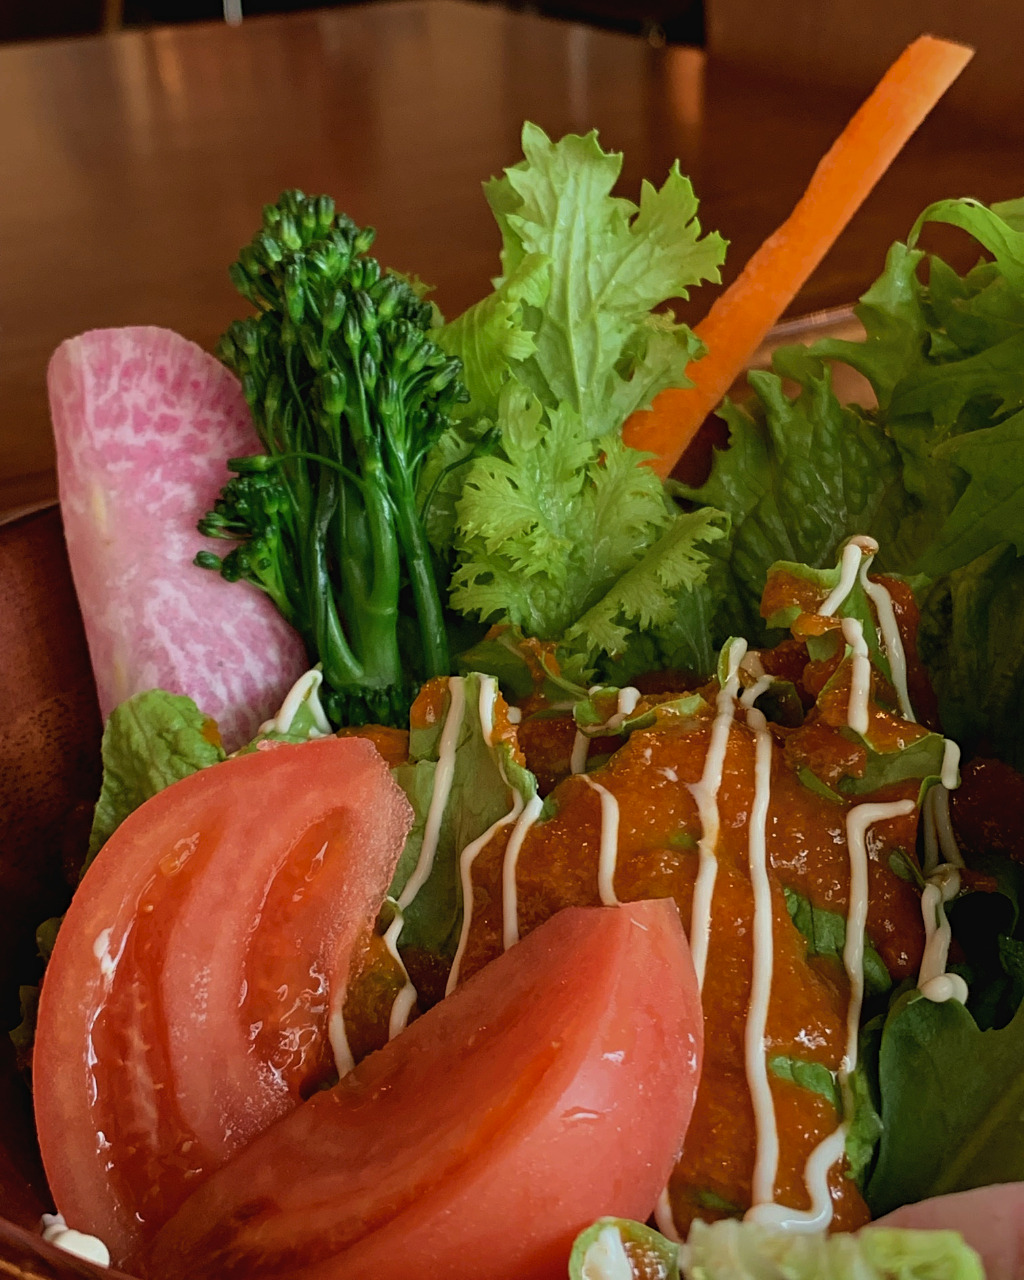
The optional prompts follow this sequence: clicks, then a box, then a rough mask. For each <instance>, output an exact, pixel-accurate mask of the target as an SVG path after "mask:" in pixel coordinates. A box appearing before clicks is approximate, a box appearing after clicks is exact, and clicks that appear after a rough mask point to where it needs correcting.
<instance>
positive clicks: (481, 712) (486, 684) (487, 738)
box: [477, 676, 498, 747]
mask: <svg viewBox="0 0 1024 1280" xmlns="http://www.w3.org/2000/svg"><path fill="white" fill-rule="evenodd" d="M479 679H480V697H479V699H478V701H477V715H478V716H479V717H480V732H481V733H482V734H483V737H484V742H486V743H487V745H488V746H489V747H493V746H494V704H495V703H496V702H497V701H498V682H497V680H495V678H494V677H493V676H480V677H479Z"/></svg>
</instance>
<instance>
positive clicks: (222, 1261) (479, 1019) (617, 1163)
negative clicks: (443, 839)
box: [146, 900, 703, 1280]
mask: <svg viewBox="0 0 1024 1280" xmlns="http://www.w3.org/2000/svg"><path fill="white" fill-rule="evenodd" d="M702 1047H703V1026H702V1019H701V1010H700V998H699V995H698V991H697V984H696V979H695V977H694V973H693V966H692V963H691V960H690V953H689V948H688V947H687V944H686V939H685V936H684V934H683V931H682V928H681V926H680V923H679V916H678V913H677V911H676V907H675V905H674V903H672V902H671V901H669V900H661V901H658V902H639V903H631V904H630V905H628V906H622V907H611V908H607V907H596V908H594V907H591V908H570V909H568V910H565V911H562V912H560V913H559V914H558V915H556V916H553V917H552V918H551V919H550V920H549V921H547V922H546V923H545V924H543V925H541V926H540V928H538V929H536V930H534V931H533V932H532V933H530V934H529V935H528V936H527V937H526V938H525V939H524V940H523V941H522V942H520V943H519V944H518V945H517V946H515V947H513V948H512V949H511V950H510V951H507V952H506V953H505V954H504V955H503V956H501V957H500V958H499V959H498V960H495V961H494V962H493V963H492V964H490V965H488V966H487V967H486V968H484V969H482V970H481V971H480V972H479V973H478V974H477V975H476V976H475V977H473V978H472V979H470V981H469V982H467V983H466V984H465V985H464V986H460V987H459V988H458V989H457V990H456V991H455V992H454V994H453V995H451V996H449V997H448V999H447V1000H444V1001H442V1003H441V1004H439V1005H436V1006H435V1007H434V1008H433V1009H431V1010H430V1011H429V1012H428V1013H426V1014H424V1015H423V1017H421V1018H420V1019H418V1020H417V1021H416V1022H414V1023H413V1024H412V1025H411V1026H410V1027H409V1028H408V1030H406V1031H405V1032H403V1034H402V1035H401V1036H399V1037H398V1038H397V1039H395V1040H392V1041H391V1042H390V1043H389V1044H388V1045H387V1047H386V1048H384V1049H382V1050H380V1051H379V1052H377V1053H375V1054H371V1055H370V1057H368V1058H366V1059H364V1061H363V1062H362V1063H360V1065H359V1066H358V1067H357V1068H356V1070H355V1071H354V1072H352V1074H351V1075H349V1076H347V1077H345V1078H344V1079H343V1080H342V1081H341V1082H340V1083H339V1084H338V1085H337V1086H336V1087H335V1088H334V1089H332V1090H330V1091H329V1092H324V1093H320V1094H317V1095H316V1097H314V1098H311V1099H310V1100H309V1101H308V1102H306V1103H305V1104H304V1105H303V1106H302V1107H300V1108H298V1109H297V1110H296V1111H293V1112H292V1113H291V1114H290V1115H289V1116H287V1117H286V1118H285V1119H283V1120H281V1121H279V1122H278V1123H277V1124H276V1125H274V1126H273V1127H272V1128H271V1129H269V1130H268V1131H267V1132H266V1133H264V1134H263V1135H262V1136H261V1137H259V1138H257V1139H256V1141H255V1142H253V1143H252V1145H251V1146H249V1147H247V1148H246V1150H245V1151H243V1152H242V1153H241V1154H240V1155H238V1156H236V1157H235V1158H234V1159H233V1160H232V1161H231V1163H230V1164H228V1165H226V1166H225V1167H224V1168H222V1169H221V1170H220V1171H219V1172H218V1173H216V1174H214V1175H213V1177H211V1178H210V1179H209V1180H208V1181H207V1182H206V1184H205V1185H204V1186H203V1187H201V1188H200V1189H199V1190H198V1191H197V1192H196V1193H195V1194H194V1195H193V1196H192V1197H191V1198H190V1199H189V1200H188V1201H186V1203H185V1204H184V1205H183V1206H182V1207H181V1209H180V1210H179V1211H178V1213H177V1214H176V1215H175V1216H174V1217H173V1218H172V1219H171V1221H170V1222H169V1223H168V1224H167V1225H166V1226H165V1227H164V1228H163V1230H162V1231H161V1232H160V1234H159V1235H158V1237H157V1239H156V1241H155V1244H154V1248H153V1252H152V1254H151V1256H150V1258H149V1259H148V1260H147V1266H146V1275H147V1276H150V1277H152V1280H180V1277H182V1276H188V1277H189V1278H190V1280H200V1278H201V1277H211V1278H212V1277H218V1276H227V1275H230V1276H233V1277H237V1278H241V1277H271V1276H272V1277H274V1278H275V1280H300V1277H301V1280H314V1278H316V1280H327V1278H328V1277H335V1278H336V1277H339V1276H344V1277H345V1280H363V1278H365V1280H408V1278H409V1277H410V1276H429V1277H430V1280H476V1278H477V1277H480V1276H487V1277H488V1280H548V1278H549V1277H550V1278H551V1280H554V1277H563V1276H564V1275H565V1271H566V1264H567V1260H568V1256H569V1250H570V1247H571V1245H572V1241H573V1239H574V1237H575V1235H576V1234H577V1232H578V1231H579V1230H581V1229H582V1228H583V1227H584V1226H587V1225H589V1224H590V1223H591V1222H592V1221H593V1220H594V1219H595V1218H597V1217H599V1216H601V1215H602V1214H615V1215H621V1216H625V1217H633V1218H640V1219H643V1218H645V1217H647V1215H648V1214H649V1213H650V1211H651V1210H652V1208H653V1207H654V1203H655V1201H656V1199H657V1197H658V1194H659V1192H660V1191H661V1189H662V1188H663V1187H664V1185H665V1183H666V1181H667V1179H668V1176H669V1172H670V1171H671V1169H672V1167H673V1165H674V1163H675V1160H676V1157H677V1155H678V1153H679V1150H680V1148H681V1145H682V1140H683V1136H684V1133H685V1130H686V1126H687V1123H688V1121H689V1118H690V1112H691V1110H692V1108H693V1100H694V1095H695V1093H696V1088H697V1079H698V1076H699V1072H700V1058H701V1051H702Z"/></svg>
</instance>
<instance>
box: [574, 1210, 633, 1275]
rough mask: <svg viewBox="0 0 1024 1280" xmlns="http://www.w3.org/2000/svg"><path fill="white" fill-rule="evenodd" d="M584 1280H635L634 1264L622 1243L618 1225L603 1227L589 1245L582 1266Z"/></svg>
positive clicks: (610, 1224) (581, 1272)
mask: <svg viewBox="0 0 1024 1280" xmlns="http://www.w3.org/2000/svg"><path fill="white" fill-rule="evenodd" d="M580 1275H581V1276H582V1280H633V1264H632V1263H631V1262H630V1260H629V1255H628V1254H627V1253H626V1247H625V1245H624V1244H623V1243H622V1236H621V1235H620V1234H619V1229H618V1227H616V1226H614V1225H613V1224H612V1223H609V1224H608V1225H607V1226H606V1227H602V1228H601V1230H600V1231H599V1232H598V1234H597V1239H596V1240H595V1241H594V1242H593V1243H592V1244H591V1245H589V1246H588V1247H587V1252H586V1253H585V1254H584V1256H583V1264H582V1266H581V1267H580Z"/></svg>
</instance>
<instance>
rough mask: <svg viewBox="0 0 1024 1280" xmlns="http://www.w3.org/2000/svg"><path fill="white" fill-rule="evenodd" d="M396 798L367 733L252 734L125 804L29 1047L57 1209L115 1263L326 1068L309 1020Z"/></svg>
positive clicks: (318, 1010)
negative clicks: (252, 748)
mask: <svg viewBox="0 0 1024 1280" xmlns="http://www.w3.org/2000/svg"><path fill="white" fill-rule="evenodd" d="M411 819H412V812H411V809H410V806H409V804H408V802H407V801H406V799H405V796H404V795H403V793H402V792H401V790H400V789H399V788H398V786H397V785H396V784H395V783H394V781H393V780H392V778H391V775H390V772H389V770H388V768H387V766H386V765H385V763H384V761H383V760H382V759H381V757H380V755H379V753H378V752H377V751H376V749H375V748H374V747H373V746H371V745H370V744H369V743H368V742H365V741H362V740H360V739H355V738H349V739H345V740H341V739H336V738H324V739H320V740H318V741H315V742H310V743H306V744H303V745H301V746H296V745H282V744H278V745H268V746H267V747H266V748H263V749H260V750H258V751H256V752H254V753H252V754H249V755H245V756H239V757H236V758H234V759H231V760H228V761H226V762H225V763H223V764H218V765H215V766H213V767H212V768H208V769H204V770H202V771H201V772H199V773H196V774H193V775H192V776H191V777H189V778H186V779H184V780H183V781H181V782H178V783H176V784H174V785H173V786H172V787H169V788H167V790H165V791H163V792H161V793H160V794H159V795H157V796H155V797H154V798H153V799H152V800H150V801H149V802H147V803H146V804H145V805H143V806H142V807H141V808H140V809H138V810H137V811H136V812H135V813H134V814H132V815H131V816H130V817H129V818H128V819H127V820H126V821H125V822H124V823H123V824H122V826H121V827H119V828H118V830H117V831H116V832H115V834H114V835H113V836H112V837H111V839H110V840H109V841H108V843H107V844H106V845H105V846H104V847H103V849H102V850H101V851H100V853H99V855H98V857H97V858H96V860H95V862H94V863H93V864H92V866H91V867H90V868H89V870H88V872H87V873H86V876H85V878H84V880H83V882H82V884H81V886H80V887H79V889H78V892H77V893H76V895H75V898H74V900H73V902H72V904H71V908H70V910H69V911H68V914H67V916H66V918H65V920H64V923H63V925H62V926H61V929H60V933H59V935H58V939H57V946H56V949H55V951H54V953H53V957H52V959H51V961H50V964H49V967H48V968H47V972H46V977H45V980H44V983H43V991H42V998H41V1002H40V1009H39V1025H38V1032H37V1039H36V1047H35V1052H34V1059H33V1080H34V1092H35V1105H36V1120H37V1125H38V1131H39V1141H40V1146H41V1149H42V1154H43V1161H44V1164H45V1166H46V1173H47V1177H48V1180H49V1183H50V1188H51V1190H52V1192H53V1195H54V1199H55V1201H56V1204H57V1207H58V1209H59V1210H60V1211H61V1212H62V1213H63V1214H64V1215H65V1217H66V1218H67V1220H68V1222H70V1223H72V1224H73V1225H74V1226H75V1227H76V1228H77V1229H78V1230H81V1231H87V1232H90V1233H92V1234H94V1235H98V1236H100V1237H101V1238H102V1239H103V1240H104V1241H106V1243H107V1245H108V1246H109V1248H110V1251H111V1255H112V1257H113V1258H114V1260H115V1262H119V1263H120V1264H121V1265H122V1266H126V1267H129V1268H130V1267H131V1265H132V1264H133V1261H134V1259H135V1257H136V1255H137V1251H138V1247H139V1245H140V1242H142V1241H143V1240H145V1239H146V1238H148V1236H149V1235H151V1234H152V1232H153V1231H154V1230H155V1229H156V1228H157V1227H158V1226H160V1225H161V1224H162V1223H163V1222H164V1221H165V1219H166V1218H167V1217H168V1216H169V1215H170V1214H171V1213H172V1212H173V1211H174V1210H175V1209H176V1208H177V1207H178V1205H179V1204H180V1203H181V1202H182V1201H183V1200H184V1199H185V1198H186V1197H187V1196H188V1195H189V1194H190V1193H191V1191H192V1190H193V1189H194V1188H195V1187H196V1186H197V1185H198V1184H199V1183H200V1182H201V1181H202V1179H203V1178H204V1177H205V1176H206V1175H207V1174H209V1173H210V1172H211V1171H212V1170H213V1169H216V1168H218V1167H219V1166H220V1165H222V1164H223V1163H224V1162H225V1161H226V1160H227V1159H229V1158H230V1157H231V1156H232V1155H233V1154H234V1153H235V1152H236V1151H238V1150H239V1149H240V1148H241V1147H243V1146H244V1145H245V1144H246V1143H248V1142H249V1141H251V1140H252V1138H253V1137H255V1136H256V1134H258V1133H260V1132H261V1131H262V1130H263V1129H265V1128H266V1127H267V1126H268V1125H269V1124H270V1123H271V1122H272V1121H274V1120H276V1119H278V1118H279V1117H280V1116H282V1115H284V1114H285V1113H286V1112H288V1111H290V1110H291V1109H293V1108H294V1107H295V1106H297V1105H298V1104H299V1103H300V1102H301V1101H302V1100H303V1098H304V1097H305V1096H307V1095H308V1094H309V1093H310V1092H312V1091H313V1090H315V1089H316V1088H318V1087H319V1086H320V1085H321V1084H322V1083H323V1082H324V1081H325V1080H328V1079H330V1078H331V1076H332V1074H333V1070H334V1065H333V1058H332V1055H331V1049H330V1039H329V1030H330V1022H331V1018H332V1014H333V1015H336V1016H337V1015H340V1010H341V1004H342V1001H343V998H344V989H345V983H346V981H347V976H348V971H349V965H350V961H351V957H352V953H353V950H354V948H355V947H356V945H357V943H358V942H359V940H360V938H361V937H362V936H363V935H364V934H365V933H366V932H367V931H368V930H369V928H370V927H371V926H372V922H373V919H374V917H375V915H376V913H377V911H378V909H379V907H380V905H381V902H382V899H383V896H384V894H385V892H386V889H387V886H388V884H389V883H390V880H391V876H392V872H393V870H394V867H395V863H396V862H397V859H398V856H399V854H400V852H401V849H402V846H403V843H404V840H405V836H406V834H407V832H408V829H409V826H410V823H411Z"/></svg>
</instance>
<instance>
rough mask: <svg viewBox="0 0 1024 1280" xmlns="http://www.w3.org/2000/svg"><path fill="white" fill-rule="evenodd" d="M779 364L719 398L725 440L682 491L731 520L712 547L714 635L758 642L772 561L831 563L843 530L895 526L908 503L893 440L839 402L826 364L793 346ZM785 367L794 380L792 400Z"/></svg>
mask: <svg viewBox="0 0 1024 1280" xmlns="http://www.w3.org/2000/svg"><path fill="white" fill-rule="evenodd" d="M776 368H777V372H776V373H752V374H750V383H751V386H752V387H753V388H754V389H755V391H756V392H757V395H758V401H757V403H755V404H754V405H752V406H750V407H749V408H747V407H740V406H738V405H733V404H729V403H728V402H726V404H725V405H723V407H722V410H721V414H722V416H723V417H724V418H725V420H726V422H727V423H728V425H729V448H728V449H726V450H719V451H718V452H717V453H716V455H715V461H714V467H713V469H712V472H711V475H710V477H709V478H708V480H707V482H706V483H705V484H703V485H702V486H700V487H699V488H687V489H684V490H683V492H684V494H685V496H686V497H688V498H689V499H690V500H691V501H693V502H696V503H700V504H702V505H707V506H709V507H712V508H715V509H718V510H721V511H724V512H725V513H726V514H727V515H728V516H729V517H730V520H731V532H730V535H729V537H728V538H727V539H725V540H724V541H723V542H721V543H719V544H717V545H716V546H715V547H714V548H712V549H711V555H712V557H713V560H714V561H715V565H714V567H713V568H712V570H711V576H710V581H711V582H712V584H713V586H714V588H715V590H716V593H717V595H718V598H719V601H720V604H719V607H718V610H717V613H716V617H715V622H714V636H715V638H716V639H719V638H724V636H725V635H728V634H730V633H732V634H737V635H744V636H746V637H747V638H748V639H749V640H750V641H751V643H764V642H765V640H766V639H768V635H767V630H766V627H765V623H764V621H763V619H762V618H761V615H760V609H759V604H760V599H761V592H762V590H763V588H764V582H765V577H766V575H767V573H768V570H769V568H770V566H771V565H772V564H773V563H775V562H776V561H797V562H799V563H801V564H804V565H808V566H811V567H813V568H822V567H824V566H831V565H832V564H833V563H834V562H835V559H836V553H837V550H838V548H839V546H840V544H841V543H842V542H843V541H844V540H845V539H846V538H847V537H849V536H850V535H851V534H853V533H866V532H870V531H872V530H873V529H877V528H878V527H879V525H886V526H887V527H892V522H893V520H894V518H895V516H896V515H897V514H898V512H899V510H900V509H901V506H902V505H904V504H905V498H903V497H902V496H901V494H900V490H899V459H898V455H897V452H896V450H895V448H894V446H893V444H892V443H891V441H889V440H888V439H887V438H886V437H885V436H884V435H883V434H881V433H880V432H879V431H878V430H877V428H876V427H875V426H874V425H873V424H872V423H871V422H870V421H869V420H868V419H867V418H866V416H865V414H864V411H863V410H860V409H858V408H856V407H853V406H844V405H841V404H840V403H839V400H838V399H837V397H836V395H835V393H834V391H833V390H832V382H831V373H830V370H829V368H828V366H827V365H825V364H824V363H823V362H822V361H821V360H816V359H815V358H814V357H813V356H810V355H808V354H807V352H806V351H805V350H804V349H803V348H794V349H791V350H789V351H788V352H786V353H785V354H784V355H783V354H780V355H779V356H777V361H776ZM783 375H785V376H786V377H795V378H798V379H799V380H800V383H801V389H800V392H799V394H798V396H797V397H796V399H795V400H791V399H790V398H789V397H788V396H787V394H786V392H785V389H784V387H783V382H782V376H783Z"/></svg>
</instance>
